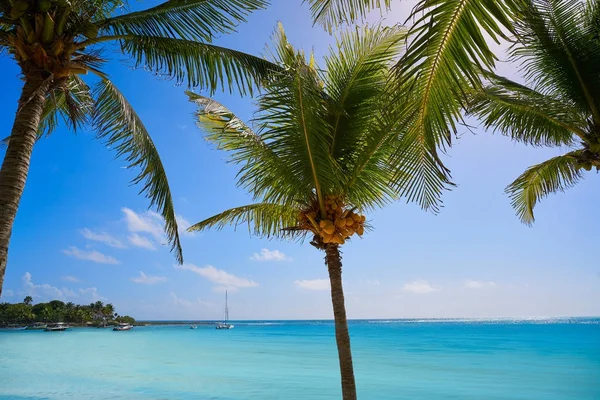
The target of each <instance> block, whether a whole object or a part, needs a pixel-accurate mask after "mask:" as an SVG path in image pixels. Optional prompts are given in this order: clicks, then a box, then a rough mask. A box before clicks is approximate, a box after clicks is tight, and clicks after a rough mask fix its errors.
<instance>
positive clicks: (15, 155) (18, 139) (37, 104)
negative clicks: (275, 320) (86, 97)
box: [0, 76, 48, 295]
mask: <svg viewBox="0 0 600 400" xmlns="http://www.w3.org/2000/svg"><path fill="white" fill-rule="evenodd" d="M47 85H48V84H47V83H46V82H45V81H44V79H43V78H42V77H41V76H39V77H38V76H35V77H31V76H26V78H25V84H24V85H23V89H22V92H21V98H20V99H19V106H18V109H17V115H16V116H15V122H14V124H13V128H12V131H11V134H10V137H9V143H8V149H7V150H6V154H5V156H4V161H3V162H2V168H1V169H0V295H2V286H3V284H4V274H5V272H6V263H7V259H8V243H9V241H10V235H11V233H12V227H13V223H14V221H15V216H16V215H17V209H18V208H19V201H20V200H21V195H22V194H23V189H24V188H25V181H26V180H27V173H28V172H29V161H30V159H31V152H32V151H33V145H34V144H35V140H36V137H37V131H38V127H39V124H40V118H41V116H42V112H43V110H44V102H45V97H46V92H47Z"/></svg>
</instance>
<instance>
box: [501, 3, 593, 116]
mask: <svg viewBox="0 0 600 400" xmlns="http://www.w3.org/2000/svg"><path fill="white" fill-rule="evenodd" d="M597 7H598V6H596V8H597ZM594 10H595V8H594V6H590V7H587V8H586V5H585V3H584V2H582V1H580V0H560V1H559V0H528V7H527V9H526V10H524V12H523V16H522V18H521V20H520V21H519V22H517V23H516V32H517V42H516V43H515V45H514V46H513V48H512V49H511V57H512V59H513V60H515V61H519V62H521V68H522V71H524V74H525V78H526V79H527V80H528V81H531V82H533V83H534V84H535V89H536V90H538V91H540V92H542V93H544V94H553V95H554V97H560V98H564V99H567V100H568V101H569V102H572V103H573V104H576V105H577V106H579V107H580V108H581V110H585V111H586V112H588V113H590V115H592V116H593V118H594V120H595V121H596V123H597V124H600V100H598V99H599V98H600V74H598V65H599V64H600V46H598V44H597V42H595V41H594V40H592V38H593V34H594V32H597V31H598V30H599V29H600V28H598V27H597V26H594V17H593V15H594ZM596 12H597V11H596ZM590 22H591V26H590V25H589V24H590Z"/></svg>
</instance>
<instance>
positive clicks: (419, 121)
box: [390, 0, 519, 210]
mask: <svg viewBox="0 0 600 400" xmlns="http://www.w3.org/2000/svg"><path fill="white" fill-rule="evenodd" d="M518 3H519V0H506V1H501V2H499V1H496V0H421V1H420V2H419V3H418V5H417V6H416V7H415V8H414V10H413V12H412V15H411V18H413V19H415V20H416V21H415V24H414V26H413V27H412V28H411V29H410V31H409V41H408V48H407V51H406V54H405V55H404V56H403V57H402V58H401V59H400V61H399V62H398V64H397V71H398V74H399V76H400V82H402V84H401V85H399V87H398V88H397V90H396V97H395V98H393V99H391V100H390V101H397V100H398V101H399V100H402V99H400V97H402V96H404V97H407V98H408V100H409V104H408V105H407V107H406V108H405V109H406V111H407V112H408V113H409V114H410V115H408V116H405V117H403V118H402V119H407V120H410V121H411V123H410V125H409V126H410V128H409V130H408V131H407V132H406V134H405V135H404V140H403V142H404V143H403V144H401V145H399V146H398V147H397V151H396V154H395V156H394V160H395V161H394V162H399V163H405V162H410V163H411V164H407V165H406V168H403V169H404V170H408V171H410V174H409V175H406V174H404V173H403V174H401V175H399V180H398V184H400V185H402V186H404V187H405V192H404V194H405V195H407V196H408V198H409V200H411V201H416V202H418V203H419V204H420V205H421V206H422V207H424V208H426V209H428V208H431V209H434V210H435V209H437V207H438V204H439V199H440V196H441V191H442V190H443V188H444V187H447V186H448V184H449V182H450V175H449V171H448V170H447V169H446V167H445V166H444V165H443V163H442V161H441V159H440V157H439V155H438V151H439V149H441V150H442V151H443V150H445V149H446V147H447V146H449V145H450V144H451V137H452V134H453V133H454V132H456V124H457V121H459V120H460V119H461V110H462V108H463V106H464V99H465V94H466V91H467V90H468V89H469V88H472V87H478V86H479V85H480V79H481V78H480V73H481V72H482V71H484V70H487V69H491V68H493V66H494V64H495V61H496V56H495V54H494V53H493V51H492V50H491V49H490V48H489V46H488V44H487V42H486V36H489V37H490V38H491V39H492V40H494V41H496V42H498V41H499V39H501V38H504V39H506V35H505V33H504V31H503V29H506V30H508V31H510V30H512V21H511V17H512V14H513V13H514V12H515V11H516V10H518V9H519V8H518ZM405 154H406V155H407V156H405ZM409 176H410V181H406V179H407V177H409ZM400 177H401V178H400Z"/></svg>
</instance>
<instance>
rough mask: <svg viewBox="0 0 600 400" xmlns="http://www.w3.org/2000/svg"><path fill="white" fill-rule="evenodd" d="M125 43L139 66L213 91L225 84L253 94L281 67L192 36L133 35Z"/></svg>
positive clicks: (124, 45)
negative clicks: (196, 39)
mask: <svg viewBox="0 0 600 400" xmlns="http://www.w3.org/2000/svg"><path fill="white" fill-rule="evenodd" d="M121 43H122V48H123V51H124V52H126V53H128V54H130V55H131V56H132V57H133V58H134V60H135V62H136V66H138V67H143V68H146V69H148V70H150V71H152V72H154V73H156V74H159V75H163V76H165V77H168V78H171V79H174V80H175V81H176V82H177V83H183V82H185V83H186V84H187V85H188V86H189V87H199V88H202V89H208V90H209V91H211V92H213V93H214V92H215V91H216V90H217V89H218V88H223V89H228V90H229V91H233V90H234V89H235V90H237V91H239V92H240V93H242V94H246V93H250V94H251V93H252V90H253V88H254V87H256V86H257V85H259V84H260V83H261V81H263V80H264V79H266V78H267V77H268V76H269V75H270V74H271V73H273V71H277V70H279V69H280V68H279V67H278V66H277V65H275V64H273V63H270V62H268V61H267V60H264V59H262V58H259V57H255V56H252V55H249V54H246V53H242V52H239V51H235V50H231V49H227V48H224V47H219V46H213V45H210V44H205V43H198V42H194V41H190V40H183V39H170V38H161V37H151V36H131V37H127V38H125V39H122V40H121Z"/></svg>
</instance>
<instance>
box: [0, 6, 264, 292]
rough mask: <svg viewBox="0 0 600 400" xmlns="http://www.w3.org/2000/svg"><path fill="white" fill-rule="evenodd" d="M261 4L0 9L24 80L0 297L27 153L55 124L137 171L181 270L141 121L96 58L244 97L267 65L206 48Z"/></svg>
mask: <svg viewBox="0 0 600 400" xmlns="http://www.w3.org/2000/svg"><path fill="white" fill-rule="evenodd" d="M265 4H266V1H265V0H236V1H225V0H169V1H165V2H164V3H162V4H159V5H157V6H155V7H152V8H149V9H146V10H143V11H137V12H130V13H123V12H122V11H124V10H126V8H127V7H126V6H127V4H126V0H36V1H33V0H0V54H1V55H2V56H9V57H11V58H12V59H13V60H14V61H15V62H16V63H17V65H18V66H19V68H20V71H21V75H22V76H21V78H22V80H23V81H24V83H23V88H22V92H21V97H20V99H19V102H18V107H17V113H16V116H15V120H14V124H13V128H12V131H11V134H10V136H9V137H8V138H7V139H5V143H6V144H7V145H8V148H7V150H6V154H5V156H4V161H3V163H2V167H1V169H0V210H2V213H1V215H0V294H1V293H2V284H3V281H4V274H5V271H6V263H7V257H8V245H9V240H10V235H11V232H12V226H13V222H14V219H15V215H16V213H17V209H18V206H19V201H20V199H21V195H22V193H23V189H24V187H25V181H26V179H27V174H28V171H29V163H30V158H31V153H32V150H33V146H34V144H35V142H36V141H37V140H38V139H40V138H41V137H43V136H45V135H48V134H50V133H52V132H53V131H54V129H55V128H56V127H57V125H58V123H59V118H61V117H62V118H64V119H65V120H66V121H68V122H69V124H70V125H71V128H72V129H73V130H75V129H77V128H82V127H85V126H89V127H91V128H92V129H94V130H95V131H96V133H97V136H98V138H99V139H102V140H104V141H106V143H107V144H108V145H110V146H111V147H113V148H114V149H115V150H116V152H117V154H118V155H120V156H123V157H124V158H125V159H126V160H127V161H128V162H129V164H130V166H131V167H133V166H137V167H139V168H140V169H141V172H140V174H139V175H138V176H137V177H136V178H135V179H134V182H135V183H141V184H142V185H143V189H142V191H143V192H144V193H145V194H146V196H147V197H148V198H149V199H150V205H151V206H155V207H156V208H157V209H158V211H159V212H160V214H161V215H162V216H163V217H164V219H165V230H166V234H167V237H168V240H169V243H170V245H171V250H172V251H174V252H175V256H176V258H177V260H178V262H182V253H181V246H180V243H179V235H178V232H177V223H176V220H175V211H174V209H173V200H172V196H171V193H170V190H169V185H168V181H167V176H166V174H165V170H164V168H163V165H162V163H161V161H160V158H159V156H158V153H157V150H156V148H155V147H154V144H153V142H152V139H151V138H150V136H149V134H148V132H147V130H146V128H145V127H144V125H143V123H142V121H141V120H140V118H139V116H138V115H137V114H136V112H135V110H134V109H133V108H132V106H131V104H129V102H128V101H127V99H126V98H125V97H124V96H123V94H122V93H121V92H120V91H119V90H118V89H117V87H116V86H115V85H114V84H113V83H112V82H111V80H110V77H109V76H108V75H107V74H106V73H105V72H103V69H104V64H105V62H106V59H104V58H103V53H104V52H105V51H106V50H107V49H108V48H107V46H108V45H110V43H114V44H117V45H118V46H119V49H120V50H121V51H122V52H123V53H124V54H126V55H128V56H130V57H131V58H132V60H133V61H134V62H135V65H136V66H137V67H140V68H144V69H147V70H149V71H151V72H153V73H155V74H160V75H162V76H164V77H169V78H172V79H174V80H175V81H177V82H178V83H186V84H188V85H189V86H191V87H202V88H208V89H210V90H215V89H217V88H218V87H223V88H228V89H229V90H238V91H239V92H241V93H246V92H251V90H252V86H253V85H254V84H255V83H256V82H257V80H258V79H261V77H262V76H264V75H265V74H266V73H267V72H268V70H269V68H270V64H269V63H267V62H266V61H264V60H262V59H260V58H257V57H253V56H250V55H248V54H244V53H240V52H237V51H234V50H231V49H227V48H222V47H218V46H214V45H212V44H210V41H211V39H212V38H213V37H214V36H215V35H218V34H221V33H227V32H230V31H232V30H233V29H234V28H235V26H236V24H237V23H238V22H240V21H243V20H244V18H245V16H246V15H247V14H248V13H249V12H251V11H253V10H256V9H259V8H262V7H263V6H264V5H265ZM86 75H91V76H92V78H93V82H89V81H88V80H87V79H84V76H86Z"/></svg>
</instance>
